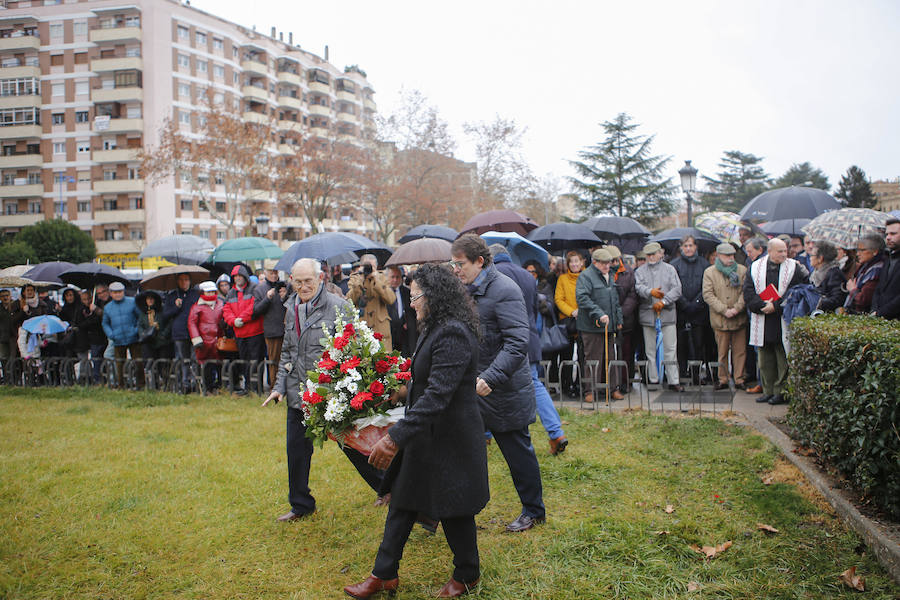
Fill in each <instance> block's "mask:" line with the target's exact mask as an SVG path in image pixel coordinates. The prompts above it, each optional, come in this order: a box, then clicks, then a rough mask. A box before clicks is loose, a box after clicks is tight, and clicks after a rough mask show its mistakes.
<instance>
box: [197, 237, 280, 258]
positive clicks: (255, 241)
mask: <svg viewBox="0 0 900 600" xmlns="http://www.w3.org/2000/svg"><path fill="white" fill-rule="evenodd" d="M283 254H284V250H282V249H281V248H279V247H278V245H277V244H276V243H275V242H273V241H272V240H270V239H266V238H261V237H243V238H235V239H233V240H228V241H225V242H222V243H221V244H219V246H218V247H217V248H216V249H215V250H213V253H212V254H211V255H210V256H209V260H210V262H233V261H242V260H265V259H267V258H281V256H282V255H283Z"/></svg>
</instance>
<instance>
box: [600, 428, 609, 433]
mask: <svg viewBox="0 0 900 600" xmlns="http://www.w3.org/2000/svg"><path fill="white" fill-rule="evenodd" d="M600 431H602V432H603V433H609V427H604V428H603V429H601V430H600Z"/></svg>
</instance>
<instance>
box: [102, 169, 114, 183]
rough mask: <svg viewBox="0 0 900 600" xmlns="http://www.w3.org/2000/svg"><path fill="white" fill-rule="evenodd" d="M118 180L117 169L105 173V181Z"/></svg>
mask: <svg viewBox="0 0 900 600" xmlns="http://www.w3.org/2000/svg"><path fill="white" fill-rule="evenodd" d="M115 180H116V170H115V169H107V170H105V171H103V181H115Z"/></svg>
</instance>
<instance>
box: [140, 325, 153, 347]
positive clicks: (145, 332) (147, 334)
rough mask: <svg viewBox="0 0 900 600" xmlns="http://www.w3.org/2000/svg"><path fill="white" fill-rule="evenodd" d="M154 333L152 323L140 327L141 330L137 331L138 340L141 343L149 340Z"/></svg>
mask: <svg viewBox="0 0 900 600" xmlns="http://www.w3.org/2000/svg"><path fill="white" fill-rule="evenodd" d="M154 334H156V327H154V326H152V325H150V326H148V327H147V328H146V329H141V331H140V332H139V333H138V342H140V343H141V344H144V343H146V342H149V341H150V340H151V339H152V338H153V336H154Z"/></svg>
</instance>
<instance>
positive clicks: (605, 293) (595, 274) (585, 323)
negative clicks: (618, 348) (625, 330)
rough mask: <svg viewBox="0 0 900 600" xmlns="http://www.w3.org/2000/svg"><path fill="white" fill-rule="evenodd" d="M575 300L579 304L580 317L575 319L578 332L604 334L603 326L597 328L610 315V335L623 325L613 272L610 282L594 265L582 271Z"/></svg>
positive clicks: (576, 285) (610, 274)
mask: <svg viewBox="0 0 900 600" xmlns="http://www.w3.org/2000/svg"><path fill="white" fill-rule="evenodd" d="M575 300H576V301H577V302H578V316H577V317H576V318H575V325H576V326H577V327H578V331H584V332H585V333H603V325H602V324H601V325H600V326H599V327H598V326H597V321H598V320H599V319H600V317H602V316H603V315H609V331H610V333H615V332H616V331H617V330H618V328H619V325H621V324H622V307H621V306H619V292H618V291H617V290H616V282H615V280H614V278H613V274H612V271H610V273H609V281H608V282H607V280H605V279H604V278H603V274H602V273H600V270H599V269H598V268H597V267H595V266H594V265H591V266H590V267H588V268H587V269H585V270H584V271H582V273H581V275H579V276H578V282H577V283H576V284H575Z"/></svg>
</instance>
